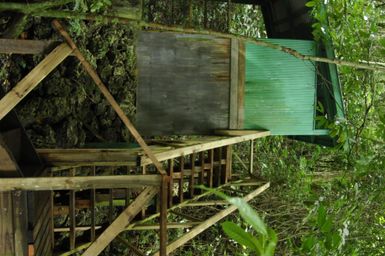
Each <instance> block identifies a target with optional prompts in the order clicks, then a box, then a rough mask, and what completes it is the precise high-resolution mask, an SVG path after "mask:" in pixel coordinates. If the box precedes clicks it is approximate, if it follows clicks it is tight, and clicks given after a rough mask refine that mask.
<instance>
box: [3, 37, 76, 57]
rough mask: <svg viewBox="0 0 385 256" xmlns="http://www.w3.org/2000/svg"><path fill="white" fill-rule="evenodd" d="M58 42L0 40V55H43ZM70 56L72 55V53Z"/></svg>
mask: <svg viewBox="0 0 385 256" xmlns="http://www.w3.org/2000/svg"><path fill="white" fill-rule="evenodd" d="M58 44H60V42H59V41H53V40H21V39H4V38H0V53H5V54H34V55H35V54H43V53H45V52H46V51H47V50H51V48H52V47H53V46H55V45H58ZM70 55H73V54H72V53H71V54H70Z"/></svg>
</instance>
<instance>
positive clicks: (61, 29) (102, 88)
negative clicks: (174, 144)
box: [52, 20, 167, 175]
mask: <svg viewBox="0 0 385 256" xmlns="http://www.w3.org/2000/svg"><path fill="white" fill-rule="evenodd" d="M52 24H53V26H54V27H55V28H56V29H57V30H58V31H59V33H60V34H61V35H62V36H63V37H64V39H65V40H66V42H67V43H68V45H69V46H70V47H71V48H72V50H73V53H74V54H75V56H76V57H77V58H78V59H79V61H80V62H81V64H82V65H83V67H84V69H85V70H86V71H87V73H88V74H89V75H90V76H91V78H92V79H93V80H94V82H95V83H96V85H97V86H98V87H99V89H100V91H101V92H102V93H103V95H104V96H105V97H106V99H107V101H108V102H109V103H110V105H111V106H112V108H113V109H114V110H115V112H116V114H117V115H118V116H119V118H120V119H121V120H122V122H123V123H124V125H125V126H126V127H127V129H128V130H129V131H130V132H131V134H132V136H133V137H134V138H135V140H136V141H137V142H138V144H139V145H140V146H141V147H142V149H143V151H144V153H145V154H146V155H147V156H148V157H149V158H150V159H151V161H152V163H153V164H154V165H155V167H156V168H157V169H158V171H159V173H160V174H162V175H167V173H166V171H165V170H164V169H163V166H162V165H161V164H160V162H159V161H158V159H157V158H156V157H155V155H154V154H153V153H152V151H151V149H150V148H149V147H148V146H147V144H146V142H145V141H144V140H143V138H142V136H141V135H140V134H139V132H138V131H137V130H136V128H135V127H134V125H133V124H132V123H131V121H130V120H129V119H128V117H127V116H126V115H125V114H124V112H123V110H122V109H121V107H120V106H119V104H118V103H117V102H116V100H115V99H114V97H113V96H112V95H111V93H110V91H109V90H108V89H107V87H106V85H105V84H104V83H103V82H102V80H101V79H100V77H99V75H98V74H97V73H96V71H95V69H94V68H93V67H92V66H91V64H90V63H89V62H88V61H87V60H86V59H85V57H84V56H83V54H82V53H81V52H80V51H79V49H78V48H77V46H76V45H75V43H74V41H73V40H72V39H71V37H70V35H69V34H68V33H67V31H66V30H65V29H64V27H63V26H62V25H61V24H60V22H59V21H58V20H54V21H53V22H52Z"/></svg>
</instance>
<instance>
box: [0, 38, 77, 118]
mask: <svg viewBox="0 0 385 256" xmlns="http://www.w3.org/2000/svg"><path fill="white" fill-rule="evenodd" d="M71 52H72V49H71V48H70V47H69V46H68V45H67V44H66V43H62V44H61V45H59V46H58V47H56V48H55V49H54V50H53V51H52V52H51V53H50V54H48V55H47V57H45V58H44V59H43V60H42V61H41V62H40V63H39V64H38V65H37V66H36V67H35V68H33V69H32V70H31V72H29V73H28V75H26V76H25V77H24V78H23V79H22V80H21V81H20V82H19V83H17V85H16V86H15V87H13V88H12V90H11V91H9V92H8V93H7V94H6V95H5V96H4V97H3V98H2V99H1V100H0V120H1V119H3V118H4V117H5V116H6V115H7V114H8V113H9V112H10V111H11V110H12V109H13V108H14V107H15V106H16V105H17V104H18V103H19V102H20V101H21V100H22V99H24V97H25V96H27V95H28V94H29V93H30V92H31V91H32V90H33V89H34V88H36V86H37V85H38V84H39V83H40V82H41V81H42V80H43V79H44V78H45V77H46V76H47V75H48V74H49V73H51V71H52V70H54V69H55V68H56V67H57V66H58V65H59V64H60V63H62V61H63V60H64V59H65V58H67V57H68V55H70V53H71Z"/></svg>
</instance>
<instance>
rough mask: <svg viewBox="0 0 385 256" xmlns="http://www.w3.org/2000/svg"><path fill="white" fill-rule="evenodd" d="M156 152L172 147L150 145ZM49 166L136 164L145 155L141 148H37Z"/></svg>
mask: <svg viewBox="0 0 385 256" xmlns="http://www.w3.org/2000/svg"><path fill="white" fill-rule="evenodd" d="M149 148H150V149H151V150H153V151H154V152H155V153H159V152H164V151H167V150H170V149H173V148H172V147H160V146H149ZM37 152H38V154H39V156H40V158H41V159H42V160H44V162H45V164H46V165H47V166H58V167H60V166H61V167H64V166H76V165H81V166H94V165H98V166H121V165H128V166H131V167H132V166H136V160H137V157H138V155H143V150H142V149H141V148H139V147H138V148H126V149H111V148H106V149H100V148H99V149H88V148H87V149H79V148H77V149H37Z"/></svg>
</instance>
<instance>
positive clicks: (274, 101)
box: [243, 39, 327, 135]
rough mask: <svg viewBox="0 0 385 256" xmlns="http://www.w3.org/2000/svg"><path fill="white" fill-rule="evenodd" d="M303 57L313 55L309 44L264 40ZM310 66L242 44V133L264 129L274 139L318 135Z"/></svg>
mask: <svg viewBox="0 0 385 256" xmlns="http://www.w3.org/2000/svg"><path fill="white" fill-rule="evenodd" d="M266 41H269V42H272V43H276V44H278V45H282V46H286V47H289V48H292V49H295V50H297V51H299V52H300V53H302V54H306V55H315V54H316V45H315V43H314V42H313V41H305V40H288V39H266ZM315 99H316V72H315V66H314V63H313V62H311V61H303V60H300V59H297V58H295V57H293V56H291V55H289V54H287V53H284V52H281V51H278V50H274V49H269V48H266V47H262V46H258V45H255V44H253V43H247V44H246V84H245V106H244V110H245V113H244V124H243V126H244V129H266V130H270V131H271V133H272V134H275V135H319V134H325V133H327V131H324V130H315V129H314V127H315V126H314V114H315V102H316V100H315Z"/></svg>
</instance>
